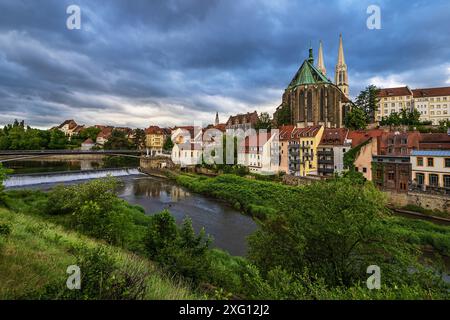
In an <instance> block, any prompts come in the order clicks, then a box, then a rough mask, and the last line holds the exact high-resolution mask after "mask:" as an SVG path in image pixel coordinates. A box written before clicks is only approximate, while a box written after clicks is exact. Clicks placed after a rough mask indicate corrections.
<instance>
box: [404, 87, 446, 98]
mask: <svg viewBox="0 0 450 320" xmlns="http://www.w3.org/2000/svg"><path fill="white" fill-rule="evenodd" d="M412 92H413V95H414V98H423V97H439V96H450V87H440V88H425V89H414V90H412Z"/></svg>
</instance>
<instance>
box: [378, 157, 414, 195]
mask: <svg viewBox="0 0 450 320" xmlns="http://www.w3.org/2000/svg"><path fill="white" fill-rule="evenodd" d="M372 180H373V182H374V183H375V185H376V186H378V187H379V188H380V189H382V190H386V191H395V192H408V187H409V184H410V183H411V163H410V158H409V155H393V154H391V155H374V156H373V160H372Z"/></svg>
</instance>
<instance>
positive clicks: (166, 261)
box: [146, 211, 211, 284]
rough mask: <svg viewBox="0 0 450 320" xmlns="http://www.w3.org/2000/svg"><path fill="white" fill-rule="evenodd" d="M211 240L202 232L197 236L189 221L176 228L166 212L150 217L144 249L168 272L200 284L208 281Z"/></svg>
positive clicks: (171, 217)
mask: <svg viewBox="0 0 450 320" xmlns="http://www.w3.org/2000/svg"><path fill="white" fill-rule="evenodd" d="M210 243H211V239H210V238H209V237H207V236H206V235H205V231H204V230H203V229H202V230H201V231H200V233H199V234H198V235H196V234H195V232H194V229H193V228H192V222H191V220H190V219H189V218H186V219H185V220H184V221H183V225H182V226H181V227H177V225H176V223H175V219H174V217H173V216H172V215H171V214H170V213H169V212H168V211H163V212H161V213H158V214H155V215H154V216H152V220H151V222H150V226H149V228H148V233H147V240H146V248H147V252H148V254H149V256H150V258H151V259H152V260H154V261H157V262H158V263H159V264H160V265H161V266H163V267H164V268H166V269H167V270H168V271H169V272H170V273H172V274H176V275H181V276H183V277H186V278H188V279H190V280H191V281H192V282H193V283H195V284H199V283H200V282H201V281H204V280H206V279H208V265H207V263H206V262H207V257H206V256H207V252H208V248H209V245H210Z"/></svg>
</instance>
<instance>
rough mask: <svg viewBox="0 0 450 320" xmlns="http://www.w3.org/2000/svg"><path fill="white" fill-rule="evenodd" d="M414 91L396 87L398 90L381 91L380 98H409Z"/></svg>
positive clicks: (387, 89) (385, 89)
mask: <svg viewBox="0 0 450 320" xmlns="http://www.w3.org/2000/svg"><path fill="white" fill-rule="evenodd" d="M412 94H413V93H412V91H411V90H410V89H409V88H408V87H407V86H406V87H396V88H384V89H379V92H378V97H380V98H384V97H396V96H409V95H412Z"/></svg>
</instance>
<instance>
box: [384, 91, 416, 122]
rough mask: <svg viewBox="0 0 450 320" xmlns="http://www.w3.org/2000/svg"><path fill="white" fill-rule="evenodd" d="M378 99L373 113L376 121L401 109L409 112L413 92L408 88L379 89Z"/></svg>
mask: <svg viewBox="0 0 450 320" xmlns="http://www.w3.org/2000/svg"><path fill="white" fill-rule="evenodd" d="M378 98H379V99H380V101H379V104H378V110H377V112H376V113H375V119H376V120H377V121H381V119H382V118H383V117H388V116H389V115H390V114H391V113H394V112H397V113H399V112H401V111H402V110H403V109H407V110H411V108H412V105H413V92H412V90H411V89H410V88H409V87H408V86H405V87H396V88H384V89H380V91H379V93H378Z"/></svg>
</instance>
